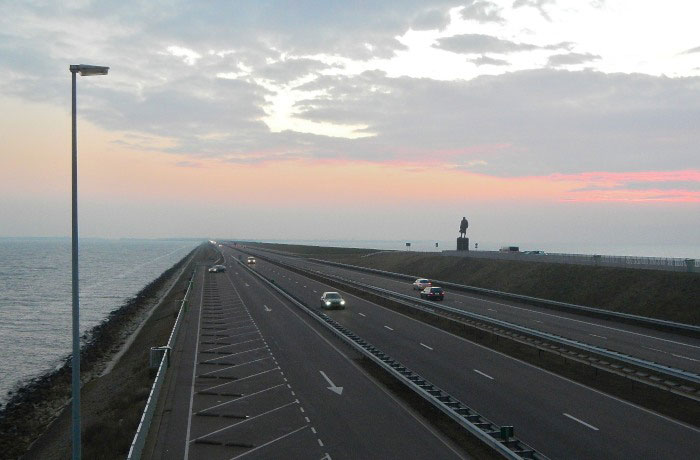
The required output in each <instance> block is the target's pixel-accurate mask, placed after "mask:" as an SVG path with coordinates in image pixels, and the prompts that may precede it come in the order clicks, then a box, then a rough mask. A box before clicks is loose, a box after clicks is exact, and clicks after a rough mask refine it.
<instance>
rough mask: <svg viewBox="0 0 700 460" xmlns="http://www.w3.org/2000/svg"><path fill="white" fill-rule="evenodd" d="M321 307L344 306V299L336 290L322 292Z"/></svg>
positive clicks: (340, 307) (341, 307) (342, 307)
mask: <svg viewBox="0 0 700 460" xmlns="http://www.w3.org/2000/svg"><path fill="white" fill-rule="evenodd" d="M321 308H339V309H344V308H345V300H343V297H342V296H341V295H340V294H338V293H337V292H324V293H323V295H322V296H321Z"/></svg>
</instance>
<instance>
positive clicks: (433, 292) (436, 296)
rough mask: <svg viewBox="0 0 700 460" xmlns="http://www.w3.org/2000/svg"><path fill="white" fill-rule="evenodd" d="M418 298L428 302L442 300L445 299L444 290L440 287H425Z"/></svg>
mask: <svg viewBox="0 0 700 460" xmlns="http://www.w3.org/2000/svg"><path fill="white" fill-rule="evenodd" d="M420 298H421V299H428V300H443V299H444V298H445V290H444V289H443V288H441V287H435V286H433V287H427V288H425V289H423V290H422V291H420Z"/></svg>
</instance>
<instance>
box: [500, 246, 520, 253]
mask: <svg viewBox="0 0 700 460" xmlns="http://www.w3.org/2000/svg"><path fill="white" fill-rule="evenodd" d="M499 251H500V252H520V248H519V247H518V246H503V247H502V248H501V249H499Z"/></svg>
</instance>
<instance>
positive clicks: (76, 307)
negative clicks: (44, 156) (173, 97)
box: [70, 64, 109, 460]
mask: <svg viewBox="0 0 700 460" xmlns="http://www.w3.org/2000/svg"><path fill="white" fill-rule="evenodd" d="M108 71H109V67H101V66H96V65H85V64H79V65H71V66H70V72H71V74H72V80H73V81H72V84H73V88H72V89H73V93H72V106H73V117H72V118H73V119H72V125H73V126H72V130H73V133H72V138H73V156H72V181H71V184H72V199H71V202H72V230H71V236H72V253H71V261H72V265H73V279H72V281H73V361H72V376H71V387H72V390H71V391H72V396H73V407H72V409H73V425H72V433H73V460H80V303H79V296H78V294H79V291H78V144H77V128H76V104H75V80H76V78H75V77H76V74H77V73H80V75H81V76H83V77H87V76H91V75H107V72H108Z"/></svg>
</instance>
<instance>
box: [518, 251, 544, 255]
mask: <svg viewBox="0 0 700 460" xmlns="http://www.w3.org/2000/svg"><path fill="white" fill-rule="evenodd" d="M523 254H535V255H538V256H545V255H547V253H546V252H544V251H525V252H523Z"/></svg>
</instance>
